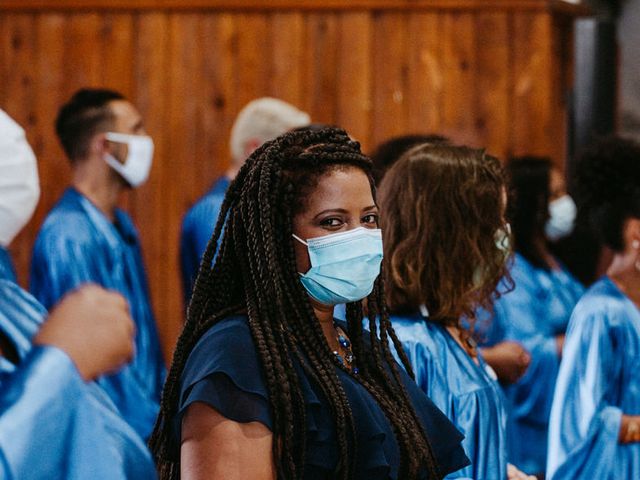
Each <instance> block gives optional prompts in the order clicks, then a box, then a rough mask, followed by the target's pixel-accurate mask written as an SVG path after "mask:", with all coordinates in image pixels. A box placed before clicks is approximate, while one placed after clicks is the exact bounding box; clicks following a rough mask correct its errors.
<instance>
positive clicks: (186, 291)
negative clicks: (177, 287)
mask: <svg viewBox="0 0 640 480" xmlns="http://www.w3.org/2000/svg"><path fill="white" fill-rule="evenodd" d="M191 212H192V211H191V210H190V211H189V212H187V215H186V216H185V217H184V220H183V222H182V232H181V234H180V267H181V272H180V273H181V275H182V293H183V295H184V306H185V309H186V307H187V306H188V305H189V300H190V299H191V292H192V290H193V283H194V281H195V278H196V275H197V273H198V268H199V266H200V256H199V254H198V249H197V247H196V245H195V239H194V231H193V230H194V228H195V225H194V222H193V217H192V215H191Z"/></svg>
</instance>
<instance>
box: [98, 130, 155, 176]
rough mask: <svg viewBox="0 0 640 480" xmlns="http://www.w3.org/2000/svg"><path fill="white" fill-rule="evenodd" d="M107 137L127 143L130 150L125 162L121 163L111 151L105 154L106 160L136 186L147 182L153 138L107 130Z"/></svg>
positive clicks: (151, 160) (151, 157)
mask: <svg viewBox="0 0 640 480" xmlns="http://www.w3.org/2000/svg"><path fill="white" fill-rule="evenodd" d="M105 138H106V139H107V140H109V141H111V142H117V143H126V144H127V150H128V151H127V158H126V159H125V161H124V163H120V162H119V161H118V160H117V159H116V158H114V157H113V155H111V154H109V153H107V154H105V157H104V160H105V162H107V163H108V164H109V166H110V167H111V168H113V169H114V170H115V171H116V172H118V173H119V174H120V175H121V176H122V178H124V179H125V180H126V181H127V183H128V184H129V185H131V186H132V187H134V188H135V187H139V186H140V185H142V184H143V183H144V182H146V181H147V178H149V171H150V170H151V164H152V162H153V140H152V139H151V137H148V136H146V135H128V134H126V133H115V132H107V133H106V134H105Z"/></svg>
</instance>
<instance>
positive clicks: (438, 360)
mask: <svg viewBox="0 0 640 480" xmlns="http://www.w3.org/2000/svg"><path fill="white" fill-rule="evenodd" d="M391 323H392V325H393V328H394V330H395V332H396V334H397V335H398V338H400V340H401V341H402V345H403V347H404V350H405V352H406V354H407V356H408V357H409V361H410V363H411V367H412V368H413V372H414V374H415V379H416V383H417V384H418V386H419V387H420V388H421V389H422V391H423V392H425V393H426V394H427V396H428V397H429V398H431V400H433V403H435V404H436V406H437V407H438V408H440V410H442V411H443V412H444V414H445V415H446V416H447V417H448V418H449V420H451V421H452V422H453V423H454V424H455V426H456V427H458V429H459V430H460V431H461V432H462V433H463V434H464V436H465V438H464V441H463V444H462V445H463V447H464V450H465V452H466V454H467V456H468V457H469V459H470V460H471V464H470V465H469V466H467V467H466V468H463V469H462V470H459V471H457V472H455V473H452V474H450V475H449V476H447V477H446V478H473V479H476V480H497V479H506V478H507V437H506V421H507V416H506V410H505V407H504V404H503V398H502V393H501V391H500V387H499V386H498V384H497V382H496V381H495V380H494V378H493V377H492V373H491V371H490V370H489V369H488V367H487V365H486V364H485V363H484V361H483V360H482V358H481V357H478V360H479V364H476V363H475V362H474V361H473V359H472V358H471V357H470V356H469V354H468V353H467V352H466V351H465V350H464V349H463V348H462V347H461V346H460V345H459V344H458V343H457V342H456V340H455V339H454V338H453V337H452V336H451V335H450V334H449V332H448V331H447V329H446V328H445V327H444V326H441V325H438V324H436V323H433V322H429V321H428V320H426V319H425V318H424V317H422V316H421V315H419V314H416V315H413V316H398V315H394V316H392V317H391ZM494 375H495V374H494Z"/></svg>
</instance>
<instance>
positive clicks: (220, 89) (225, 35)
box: [193, 13, 240, 200]
mask: <svg viewBox="0 0 640 480" xmlns="http://www.w3.org/2000/svg"><path fill="white" fill-rule="evenodd" d="M237 28H238V27H237V25H236V20H235V15H232V14H227V13H224V14H220V15H214V14H209V15H207V16H206V18H205V19H204V25H203V35H204V37H205V39H204V40H203V44H202V45H205V46H206V47H205V48H206V54H205V55H204V56H203V67H202V68H203V78H204V79H205V82H206V84H205V86H204V87H203V88H204V89H205V90H206V92H207V98H206V100H205V101H204V102H203V105H204V107H205V111H204V113H203V115H204V116H203V128H204V132H205V133H204V136H205V140H206V142H207V143H206V153H205V154H204V155H205V156H204V158H203V159H202V161H201V162H200V163H202V169H201V171H200V176H201V178H202V179H203V180H204V184H201V185H200V189H199V190H198V191H196V192H193V193H195V197H194V200H195V199H196V198H199V197H200V195H202V194H203V193H204V192H205V190H208V189H209V188H210V186H211V185H212V183H213V181H214V180H215V179H216V178H217V177H219V176H220V175H222V174H223V173H224V172H225V170H226V169H227V168H228V166H229V159H230V155H229V151H230V146H229V135H230V132H231V126H232V125H233V121H234V120H235V114H236V112H237V111H238V109H239V108H240V106H239V105H238V100H237V97H238V94H237V88H236V87H237V86H236V75H237V72H236V69H237V65H236V51H237V40H238V37H237V35H238V33H237Z"/></svg>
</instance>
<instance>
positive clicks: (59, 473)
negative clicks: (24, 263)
mask: <svg viewBox="0 0 640 480" xmlns="http://www.w3.org/2000/svg"><path fill="white" fill-rule="evenodd" d="M45 315H46V311H45V309H44V308H43V307H42V306H41V305H40V304H38V302H37V301H36V300H35V299H34V298H33V297H31V296H30V295H29V294H27V293H26V292H25V291H23V290H22V289H21V288H20V287H18V286H17V285H16V284H14V283H13V282H9V281H6V280H0V332H2V334H3V335H4V336H5V337H6V338H7V339H8V340H9V341H10V342H11V344H12V345H13V346H14V347H15V350H16V353H17V355H18V357H19V363H18V365H17V366H16V365H14V364H13V363H11V362H10V361H9V360H7V359H6V358H4V357H1V356H0V391H1V392H2V393H1V394H0V478H2V479H4V480H14V479H15V480H30V479H34V480H36V479H50V478H64V479H66V480H86V479H88V478H91V479H104V480H112V479H124V478H130V479H145V480H146V479H154V478H156V474H155V467H154V465H153V461H152V459H151V454H150V452H149V451H148V449H147V448H146V446H145V444H144V442H143V441H142V439H140V437H139V436H138V435H137V434H136V432H135V431H133V429H132V428H131V427H130V426H129V425H128V424H127V423H126V422H125V421H124V420H122V418H121V417H120V415H119V414H118V413H117V411H116V409H115V406H114V405H113V403H112V402H111V401H110V399H109V398H108V397H107V396H106V395H105V394H104V392H103V391H102V390H101V389H100V388H98V387H97V386H96V385H95V384H93V383H88V384H87V383H84V381H83V380H82V378H81V377H80V374H79V373H78V371H77V369H76V367H75V365H74V364H73V362H72V361H71V359H70V358H69V357H68V356H67V355H66V354H65V353H64V352H62V351H61V350H58V349H57V348H55V347H50V346H35V347H33V348H32V346H31V338H32V337H33V335H34V334H35V332H36V331H37V330H38V328H39V326H40V324H41V322H42V319H43V318H44V316H45Z"/></svg>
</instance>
